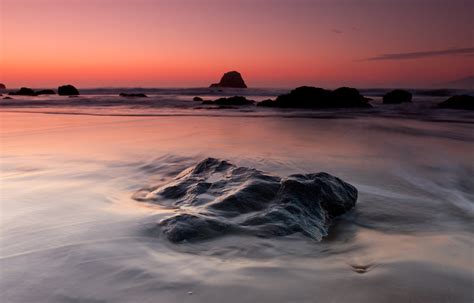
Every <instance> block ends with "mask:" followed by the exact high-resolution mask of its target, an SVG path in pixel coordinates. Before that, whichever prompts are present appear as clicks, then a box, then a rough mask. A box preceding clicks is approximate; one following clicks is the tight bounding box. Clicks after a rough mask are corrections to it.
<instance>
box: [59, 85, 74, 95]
mask: <svg viewBox="0 0 474 303" xmlns="http://www.w3.org/2000/svg"><path fill="white" fill-rule="evenodd" d="M58 95H60V96H77V95H79V91H78V90H77V88H75V87H74V86H72V85H63V86H60V87H58Z"/></svg>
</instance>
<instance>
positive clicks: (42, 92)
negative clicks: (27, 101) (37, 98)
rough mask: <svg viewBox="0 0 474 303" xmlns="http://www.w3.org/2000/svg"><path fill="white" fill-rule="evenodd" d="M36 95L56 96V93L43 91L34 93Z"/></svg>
mask: <svg viewBox="0 0 474 303" xmlns="http://www.w3.org/2000/svg"><path fill="white" fill-rule="evenodd" d="M36 94H37V95H56V92H55V91H54V90H52V89H43V90H40V91H38V92H36Z"/></svg>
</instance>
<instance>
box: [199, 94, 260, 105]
mask: <svg viewBox="0 0 474 303" xmlns="http://www.w3.org/2000/svg"><path fill="white" fill-rule="evenodd" d="M202 104H214V105H224V106H228V105H253V104H255V101H253V100H248V99H247V98H245V97H242V96H234V97H228V98H219V99H217V100H214V101H203V102H202Z"/></svg>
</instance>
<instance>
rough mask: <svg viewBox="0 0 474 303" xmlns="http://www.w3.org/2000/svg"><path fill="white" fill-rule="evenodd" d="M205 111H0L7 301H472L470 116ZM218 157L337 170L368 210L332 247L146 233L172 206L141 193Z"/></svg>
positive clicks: (333, 231)
mask: <svg viewBox="0 0 474 303" xmlns="http://www.w3.org/2000/svg"><path fill="white" fill-rule="evenodd" d="M264 97H266V96H262V97H261V99H263V98H264ZM90 98H92V97H90ZM180 98H181V99H186V98H188V97H186V98H185V97H180ZM105 99H107V98H106V97H103V98H102V100H105ZM178 99H179V98H178ZM181 99H180V100H181ZM25 100H26V99H25ZM35 100H36V99H35ZM107 100H109V99H107ZM114 100H115V99H114ZM117 100H118V99H117ZM40 101H41V100H40ZM67 102H70V101H69V100H67V101H64V103H67ZM84 102H87V101H84ZM107 102H108V101H107ZM175 102H181V101H179V100H178V101H175ZM183 102H184V101H183ZM195 106H196V105H193V106H189V107H185V108H182V107H176V106H169V107H167V108H166V109H161V108H155V107H154V108H147V107H144V106H140V105H136V106H135V107H133V106H130V104H127V106H124V105H123V104H121V105H119V106H106V105H103V106H101V107H100V108H97V107H94V106H82V107H77V106H76V107H73V106H71V105H70V104H69V103H67V104H63V105H62V106H59V107H58V106H56V107H53V106H49V105H41V103H40V104H39V105H38V106H36V107H34V108H32V107H31V106H29V107H26V106H23V107H22V106H17V107H15V106H5V107H2V111H1V112H0V123H1V125H0V149H1V163H0V164H1V179H0V186H1V187H0V190H1V192H0V198H1V205H0V207H1V209H0V211H1V216H0V293H1V301H2V302H11V303H14V302H49V303H55V302H88V303H93V302H94V303H95V302H143V303H146V302H228V303H231V302H238V303H243V302H272V303H274V302H472V301H473V299H474V291H473V287H472V286H473V283H474V278H473V277H474V272H473V265H474V259H473V258H474V257H473V256H474V254H473V248H474V241H473V231H474V226H473V222H474V221H473V217H474V204H473V201H474V192H473V189H474V181H473V180H474V179H473V177H474V162H473V161H472V160H473V158H472V155H473V152H474V131H473V130H474V124H473V121H474V120H473V119H472V114H470V113H467V112H465V111H450V110H442V111H435V110H432V111H429V112H428V113H426V114H424V113H423V114H421V113H419V111H420V110H419V109H418V111H417V112H415V113H412V112H409V110H407V108H409V106H410V105H403V106H392V107H387V109H380V107H376V108H375V109H369V110H365V111H361V112H358V113H357V114H353V113H351V112H348V111H345V110H340V111H322V112H318V111H312V112H309V113H308V112H305V113H302V112H300V111H293V112H290V113H288V112H282V111H278V110H268V109H265V110H257V109H251V110H245V109H237V110H236V109H230V110H207V109H194V110H193V107H195ZM150 113H152V114H151V115H150ZM163 113H164V114H163ZM402 113H403V114H402ZM209 157H213V158H216V159H220V160H227V161H230V162H231V163H234V164H236V165H238V166H244V167H250V168H255V169H259V170H262V171H265V172H267V173H269V174H274V175H276V176H283V177H284V176H288V175H291V174H296V173H302V174H307V173H316V172H327V173H330V174H332V175H334V176H337V177H339V178H341V179H342V180H344V181H346V182H348V183H350V184H352V185H353V186H355V187H356V188H357V189H358V192H359V195H358V200H357V204H356V206H355V208H354V209H353V210H351V211H350V212H348V213H346V214H345V215H343V216H342V217H340V218H339V219H338V220H336V221H335V222H334V224H333V225H332V226H331V228H330V229H329V234H328V236H327V237H325V238H323V240H322V241H320V242H319V241H315V240H313V239H310V238H308V237H304V236H303V235H300V234H293V235H290V236H286V237H277V238H259V237H252V236H239V235H228V236H223V237H219V238H217V239H212V240H207V241H199V242H196V243H178V244H176V243H171V242H170V241H167V239H166V238H164V237H163V236H162V235H160V234H159V233H158V234H150V233H147V230H148V229H149V227H150V226H155V225H156V224H157V223H158V222H159V221H160V220H161V219H163V218H166V217H168V216H170V215H172V214H174V213H175V210H173V209H169V208H164V207H162V206H160V205H157V204H156V203H149V202H146V201H137V200H136V199H134V198H133V196H134V193H136V192H137V191H139V190H140V189H142V188H146V187H148V186H153V185H155V184H160V183H165V182H167V181H169V180H171V179H172V178H173V177H175V176H176V175H177V174H178V173H180V172H181V171H182V170H184V169H186V168H188V167H191V166H193V165H196V164H197V163H199V162H200V161H202V160H203V159H206V158H209Z"/></svg>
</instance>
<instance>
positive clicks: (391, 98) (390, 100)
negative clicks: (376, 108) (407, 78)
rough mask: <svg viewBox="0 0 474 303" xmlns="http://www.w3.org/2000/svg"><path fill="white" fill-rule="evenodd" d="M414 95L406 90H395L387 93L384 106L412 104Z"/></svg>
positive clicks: (384, 97)
mask: <svg viewBox="0 0 474 303" xmlns="http://www.w3.org/2000/svg"><path fill="white" fill-rule="evenodd" d="M412 97H413V95H412V94H411V93H410V92H409V91H406V90H403V89H395V90H392V91H391V92H388V93H386V94H385V95H384V96H383V103H384V104H400V103H404V102H411V99H412Z"/></svg>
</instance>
